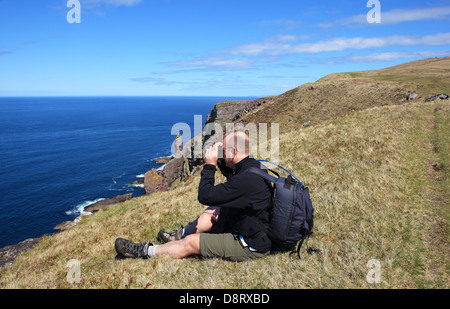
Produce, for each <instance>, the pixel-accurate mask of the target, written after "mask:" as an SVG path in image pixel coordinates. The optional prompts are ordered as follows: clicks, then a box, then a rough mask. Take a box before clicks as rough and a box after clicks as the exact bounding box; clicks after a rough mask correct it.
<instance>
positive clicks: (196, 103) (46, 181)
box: [0, 97, 237, 248]
mask: <svg viewBox="0 0 450 309" xmlns="http://www.w3.org/2000/svg"><path fill="white" fill-rule="evenodd" d="M228 99H237V98H226V97H76V98H67V97H64V98H62V97H59V98H55V97H53V98H42V97H40V98H0V173H1V178H0V248H1V247H4V246H7V245H10V244H14V243H17V242H19V241H22V240H24V239H26V238H30V237H40V236H42V235H43V234H52V233H55V232H56V230H55V229H54V227H55V226H56V225H57V224H58V223H60V222H62V221H67V220H73V219H74V218H76V217H77V216H78V215H79V214H80V211H82V209H83V207H84V206H87V205H89V204H90V203H93V202H94V201H96V200H99V199H101V198H111V197H114V196H116V195H119V194H125V193H130V192H132V193H133V196H139V195H142V194H143V193H144V189H143V188H139V187H132V186H129V185H128V184H129V183H131V182H133V181H135V180H136V179H138V178H139V177H142V175H143V174H144V173H145V172H146V171H148V170H150V169H151V168H158V167H160V166H159V165H158V164H156V163H155V162H154V161H152V160H151V159H153V158H156V157H161V156H168V155H170V154H171V144H172V142H173V140H174V138H175V135H172V134H171V128H172V126H173V125H174V124H175V123H177V122H184V123H187V124H189V125H190V127H191V128H192V131H193V130H194V115H202V122H203V123H204V122H205V120H206V116H207V114H208V113H210V112H211V109H212V107H213V106H214V104H215V103H217V102H219V101H222V100H228ZM192 134H194V132H193V133H192Z"/></svg>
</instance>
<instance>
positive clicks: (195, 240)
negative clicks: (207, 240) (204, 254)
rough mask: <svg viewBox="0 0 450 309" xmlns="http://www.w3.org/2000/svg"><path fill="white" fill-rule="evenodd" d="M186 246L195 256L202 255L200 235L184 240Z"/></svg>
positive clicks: (193, 235)
mask: <svg viewBox="0 0 450 309" xmlns="http://www.w3.org/2000/svg"><path fill="white" fill-rule="evenodd" d="M182 241H183V242H184V245H185V246H186V247H187V248H188V249H189V251H192V252H193V253H194V254H200V253H201V251H200V234H191V235H188V236H186V237H185V238H183V240H182Z"/></svg>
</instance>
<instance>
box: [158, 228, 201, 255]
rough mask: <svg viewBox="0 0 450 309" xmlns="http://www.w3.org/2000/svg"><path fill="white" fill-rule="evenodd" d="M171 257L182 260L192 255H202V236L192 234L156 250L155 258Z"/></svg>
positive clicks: (159, 246)
mask: <svg viewBox="0 0 450 309" xmlns="http://www.w3.org/2000/svg"><path fill="white" fill-rule="evenodd" d="M163 254H167V255H170V256H171V257H173V258H175V259H181V258H184V257H187V256H190V255H200V254H202V252H201V251H200V234H192V235H189V236H186V237H185V238H183V239H181V240H175V241H171V242H168V243H165V244H162V245H158V246H156V248H155V256H160V255H163Z"/></svg>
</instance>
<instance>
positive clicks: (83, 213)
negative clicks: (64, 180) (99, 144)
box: [0, 156, 173, 270]
mask: <svg viewBox="0 0 450 309" xmlns="http://www.w3.org/2000/svg"><path fill="white" fill-rule="evenodd" d="M171 158H173V157H172V156H167V157H158V158H153V159H151V160H152V161H155V162H156V163H157V164H160V165H161V166H159V167H157V168H156V169H155V168H154V169H155V170H156V171H158V173H161V172H162V171H163V170H164V167H165V166H166V165H167V163H168V162H169V161H170V160H171ZM137 176H142V177H139V178H138V179H137V180H136V181H134V182H132V183H130V184H128V186H132V187H140V188H143V187H144V181H145V174H142V175H137ZM139 196H141V195H139ZM139 196H137V197H139ZM137 197H133V196H132V193H127V194H123V195H116V196H114V197H112V198H109V199H105V198H99V199H96V200H94V201H90V202H89V203H83V204H85V205H84V206H83V205H82V207H83V210H81V209H80V210H77V211H80V215H79V216H77V217H76V218H75V219H73V220H68V221H62V222H60V223H59V224H57V225H56V226H55V227H54V229H55V232H54V233H52V234H43V235H41V236H40V237H36V238H27V239H24V240H22V241H19V242H18V243H15V244H11V245H6V246H4V247H2V248H0V270H1V269H3V268H7V267H11V266H12V265H13V263H14V261H15V259H16V258H17V257H18V256H19V255H20V254H21V253H23V252H25V251H27V250H29V249H31V248H33V247H34V246H35V245H36V244H37V243H39V241H40V239H41V237H43V236H45V235H53V234H56V233H61V232H63V231H65V230H67V229H69V228H71V227H73V226H75V225H76V224H77V223H79V222H80V221H81V220H82V219H83V218H84V217H87V216H90V215H92V214H94V213H95V212H97V211H99V210H101V209H107V208H109V207H112V206H114V205H117V204H120V203H124V202H125V201H127V200H130V199H132V198H137Z"/></svg>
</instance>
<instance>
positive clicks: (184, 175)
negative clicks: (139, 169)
mask: <svg viewBox="0 0 450 309" xmlns="http://www.w3.org/2000/svg"><path fill="white" fill-rule="evenodd" d="M268 102H269V101H268V100H267V98H259V99H255V100H246V101H242V100H239V101H238V100H237V101H220V102H218V103H216V104H215V105H214V106H213V108H212V110H211V113H210V114H209V115H208V117H207V119H206V121H205V123H204V125H206V124H207V123H211V122H217V123H219V124H220V125H221V126H223V127H224V124H225V123H226V122H237V121H238V119H239V118H241V117H242V116H243V115H245V114H247V113H248V112H250V111H251V110H253V109H255V108H257V107H259V106H261V105H263V104H265V103H268ZM193 139H194V138H192V139H191V141H192V140H193ZM173 145H175V153H174V154H172V155H170V156H163V157H157V158H153V159H151V160H152V161H154V162H156V163H157V164H160V165H161V166H159V167H157V168H152V169H151V170H150V171H147V172H146V173H145V174H144V175H138V176H144V177H139V179H137V180H136V181H133V182H132V183H130V184H128V186H136V187H140V188H142V187H144V189H145V193H144V195H149V194H152V193H153V192H161V191H168V190H171V189H173V188H175V187H176V186H177V185H179V184H180V183H182V182H184V181H187V180H188V179H189V178H190V177H191V176H193V175H195V174H196V173H197V172H199V171H200V169H199V166H201V165H203V160H202V159H188V158H185V155H184V154H186V153H191V152H193V151H194V143H192V144H191V143H187V144H186V145H183V144H182V135H181V133H178V135H177V136H176V137H175V140H174V142H173ZM183 146H185V147H184V148H183ZM187 157H188V156H187ZM140 196H141V195H140ZM132 198H136V197H133V196H132V193H128V194H123V195H117V196H115V197H112V198H109V199H96V200H94V201H92V202H93V203H88V204H86V205H84V206H83V205H81V206H82V207H83V210H78V209H77V210H75V211H76V212H79V213H80V215H79V216H77V217H76V218H75V219H74V220H70V221H63V222H60V223H59V224H57V225H56V226H55V227H54V229H55V233H51V234H50V235H52V234H56V233H60V232H63V231H64V230H67V229H70V228H71V227H73V226H75V225H76V224H77V223H79V222H80V221H81V220H82V219H83V217H86V216H90V215H92V214H93V213H95V212H97V211H99V210H103V209H107V208H109V207H112V206H114V205H117V204H121V203H123V202H125V201H127V200H130V199H132ZM44 235H48V234H43V235H41V237H42V236H44ZM41 237H39V238H29V239H25V240H23V241H20V242H18V243H16V244H12V245H8V246H5V247H2V248H0V261H1V260H5V262H4V263H3V264H0V269H2V268H4V267H9V266H11V265H12V264H13V262H14V260H15V258H16V257H17V256H18V255H19V254H20V253H22V252H24V251H26V250H28V249H31V248H32V247H33V246H34V245H35V244H37V243H38V242H39V240H40V238H41ZM2 265H6V266H2Z"/></svg>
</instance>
